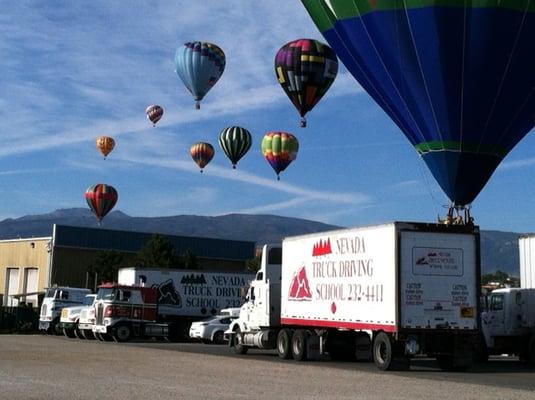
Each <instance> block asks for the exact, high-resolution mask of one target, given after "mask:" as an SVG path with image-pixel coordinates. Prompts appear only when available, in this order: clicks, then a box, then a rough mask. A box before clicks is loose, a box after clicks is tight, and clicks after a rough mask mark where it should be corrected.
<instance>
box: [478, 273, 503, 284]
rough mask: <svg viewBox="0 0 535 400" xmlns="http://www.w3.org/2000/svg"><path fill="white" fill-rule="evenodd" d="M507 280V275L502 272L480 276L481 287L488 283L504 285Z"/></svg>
mask: <svg viewBox="0 0 535 400" xmlns="http://www.w3.org/2000/svg"><path fill="white" fill-rule="evenodd" d="M508 279H509V275H508V274H507V273H505V272H503V271H500V270H498V271H496V272H493V273H491V274H485V275H482V276H481V283H482V284H483V285H486V284H488V283H489V282H497V283H500V284H503V283H505V282H506V281H507V280H508Z"/></svg>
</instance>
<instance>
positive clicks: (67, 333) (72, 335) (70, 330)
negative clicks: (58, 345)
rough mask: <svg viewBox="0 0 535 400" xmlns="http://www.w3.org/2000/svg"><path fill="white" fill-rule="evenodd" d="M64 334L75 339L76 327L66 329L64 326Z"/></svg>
mask: <svg viewBox="0 0 535 400" xmlns="http://www.w3.org/2000/svg"><path fill="white" fill-rule="evenodd" d="M63 334H64V335H65V336H67V337H68V338H71V339H75V338H76V334H75V333H74V329H65V328H63Z"/></svg>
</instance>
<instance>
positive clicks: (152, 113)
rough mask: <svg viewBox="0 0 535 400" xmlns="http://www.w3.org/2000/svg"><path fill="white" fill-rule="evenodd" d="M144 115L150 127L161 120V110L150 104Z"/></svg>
mask: <svg viewBox="0 0 535 400" xmlns="http://www.w3.org/2000/svg"><path fill="white" fill-rule="evenodd" d="M145 114H147V118H148V119H149V120H150V122H152V126H156V123H157V122H158V121H159V120H160V119H161V118H162V115H163V108H162V107H160V106H158V105H155V104H152V105H150V106H148V107H147V108H146V109H145Z"/></svg>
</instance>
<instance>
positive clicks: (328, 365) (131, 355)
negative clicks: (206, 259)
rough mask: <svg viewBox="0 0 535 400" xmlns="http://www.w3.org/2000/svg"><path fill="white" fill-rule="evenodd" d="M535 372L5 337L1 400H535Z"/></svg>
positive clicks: (504, 364)
mask: <svg viewBox="0 0 535 400" xmlns="http://www.w3.org/2000/svg"><path fill="white" fill-rule="evenodd" d="M534 377H535V370H534V369H532V368H529V367H528V366H526V365H524V364H521V363H520V362H519V361H518V360H517V359H516V358H510V357H493V358H492V359H491V361H490V362H489V363H487V364H484V365H478V366H476V367H475V368H474V369H473V370H472V371H470V372H467V373H453V372H443V371H441V370H440V369H439V368H438V366H437V365H436V362H435V361H434V360H431V359H417V360H414V361H413V363H412V366H411V370H409V371H403V372H381V371H378V370H377V369H376V368H375V366H374V365H373V363H356V362H345V363H342V362H333V361H331V360H328V359H327V358H325V359H323V360H320V361H314V362H312V361H311V362H295V361H286V360H280V359H279V358H278V357H277V356H276V354H275V353H274V352H261V351H258V350H256V351H250V352H249V354H246V355H243V356H238V355H235V354H234V353H233V352H232V350H231V349H229V348H228V347H226V346H222V345H203V344H197V343H162V342H137V343H127V344H118V343H107V342H98V341H83V340H78V339H67V338H64V337H54V336H38V335H36V336H24V335H19V336H17V335H3V336H0V399H1V400H3V399H5V400H8V399H9V400H18V399H21V400H30V399H54V400H57V399H69V400H70V399H103V398H109V399H150V400H158V399H242V398H243V399H245V398H247V399H251V398H254V399H255V400H256V399H320V398H321V399H392V398H395V399H407V400H408V399H410V400H418V399H426V400H428V399H455V400H459V399H485V400H488V399H500V400H503V399H515V400H521V399H530V400H533V399H535V379H533V378H534Z"/></svg>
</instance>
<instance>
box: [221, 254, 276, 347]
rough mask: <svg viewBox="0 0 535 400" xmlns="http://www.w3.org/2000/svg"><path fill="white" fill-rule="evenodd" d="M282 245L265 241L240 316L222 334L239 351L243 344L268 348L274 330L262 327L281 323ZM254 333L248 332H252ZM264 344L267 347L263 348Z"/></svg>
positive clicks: (272, 340)
mask: <svg viewBox="0 0 535 400" xmlns="http://www.w3.org/2000/svg"><path fill="white" fill-rule="evenodd" d="M281 264H282V246H281V245H280V244H267V245H264V246H263V248H262V259H261V264H260V269H259V270H258V272H257V273H256V277H255V279H254V280H253V281H252V282H251V284H250V286H249V289H248V290H247V295H246V297H245V303H244V304H243V305H242V306H241V309H240V316H239V317H238V318H237V319H235V320H234V321H233V322H232V323H231V324H230V326H229V329H228V330H227V331H225V336H226V337H227V338H228V339H229V341H230V342H231V345H234V346H235V347H237V350H238V351H246V349H247V347H243V346H242V345H241V344H242V343H248V345H251V346H254V347H260V348H271V347H272V345H269V344H268V342H269V343H271V342H274V341H275V339H276V338H275V337H274V334H275V332H276V331H273V330H270V329H267V330H266V329H263V328H269V327H278V326H280V310H281V301H280V300H281V296H280V290H281ZM252 332H254V334H252V335H251V334H248V333H252ZM266 346H267V347H266Z"/></svg>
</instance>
